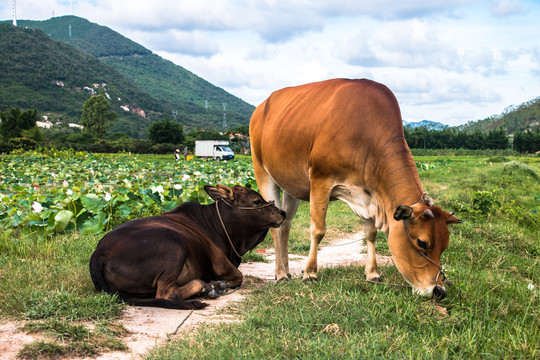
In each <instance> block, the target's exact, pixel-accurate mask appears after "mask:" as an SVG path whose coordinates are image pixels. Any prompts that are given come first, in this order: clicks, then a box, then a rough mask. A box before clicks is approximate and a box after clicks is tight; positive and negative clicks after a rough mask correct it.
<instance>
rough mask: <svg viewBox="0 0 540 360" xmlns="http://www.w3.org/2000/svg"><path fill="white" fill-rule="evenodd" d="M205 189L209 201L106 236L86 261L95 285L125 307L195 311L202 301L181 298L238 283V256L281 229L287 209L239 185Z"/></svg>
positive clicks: (129, 224)
mask: <svg viewBox="0 0 540 360" xmlns="http://www.w3.org/2000/svg"><path fill="white" fill-rule="evenodd" d="M204 189H205V190H206V192H207V193H208V195H210V197H211V198H212V199H214V200H215V201H216V202H215V203H214V204H211V205H200V204H198V203H194V202H188V203H183V204H181V205H179V206H178V207H176V208H175V209H174V210H171V211H169V212H166V213H164V214H162V215H159V216H151V217H146V218H142V219H137V220H132V221H129V222H127V223H125V224H122V225H120V226H119V227H117V228H116V229H114V230H113V231H111V232H110V233H108V234H107V235H105V237H103V239H101V241H100V242H99V244H98V245H97V248H96V251H95V252H94V254H93V255H92V257H91V259H90V275H91V276H92V281H93V282H94V285H95V287H96V289H97V290H103V291H105V292H107V293H110V294H118V296H119V298H120V299H122V300H123V301H124V302H126V303H128V304H130V305H138V306H156V307H166V308H174V309H198V308H202V307H205V306H206V304H204V303H201V302H199V301H184V299H187V298H189V297H191V296H195V295H202V296H208V297H210V298H215V297H217V296H218V293H219V292H221V291H223V290H225V289H227V288H229V287H232V288H234V287H238V286H240V284H241V283H242V273H241V272H240V271H239V270H238V266H239V265H240V262H241V261H242V258H241V255H243V254H245V253H246V252H248V251H249V250H251V249H253V248H254V247H255V246H257V244H259V243H260V242H261V241H263V240H264V237H265V236H266V234H267V233H268V229H269V228H270V227H278V226H280V225H281V223H282V222H283V220H284V219H285V212H283V211H281V210H279V209H278V208H277V207H276V206H275V205H274V203H272V202H266V201H265V200H264V199H263V198H262V196H261V195H259V194H258V193H257V192H256V191H253V190H251V189H248V188H245V187H242V186H238V185H237V186H234V187H233V188H232V189H231V188H229V187H228V186H225V185H221V184H218V185H217V186H215V187H214V186H205V187H204Z"/></svg>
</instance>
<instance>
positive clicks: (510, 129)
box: [459, 97, 540, 134]
mask: <svg viewBox="0 0 540 360" xmlns="http://www.w3.org/2000/svg"><path fill="white" fill-rule="evenodd" d="M539 123H540V97H538V98H536V99H534V100H531V101H527V102H525V103H523V104H521V105H519V106H509V107H507V108H506V109H505V111H504V112H503V113H502V114H500V115H495V116H491V117H488V118H486V119H483V120H478V121H470V122H468V123H467V124H465V125H461V126H460V127H459V129H460V130H465V131H467V132H474V131H476V130H480V131H481V132H483V133H487V132H489V131H490V130H494V129H497V128H499V127H502V128H503V129H505V130H506V132H507V133H508V134H513V133H515V132H522V131H525V130H529V129H530V130H535V129H537V128H538V127H539Z"/></svg>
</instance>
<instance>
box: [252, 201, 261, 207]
mask: <svg viewBox="0 0 540 360" xmlns="http://www.w3.org/2000/svg"><path fill="white" fill-rule="evenodd" d="M253 205H256V206H259V205H262V200H255V201H254V202H253Z"/></svg>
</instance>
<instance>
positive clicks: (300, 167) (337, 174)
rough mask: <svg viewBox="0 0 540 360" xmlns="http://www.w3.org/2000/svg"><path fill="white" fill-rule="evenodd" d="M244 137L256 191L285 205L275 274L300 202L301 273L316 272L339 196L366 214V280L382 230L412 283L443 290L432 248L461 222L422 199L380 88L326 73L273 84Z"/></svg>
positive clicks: (390, 104) (373, 276) (284, 265)
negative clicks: (304, 237) (306, 248)
mask: <svg viewBox="0 0 540 360" xmlns="http://www.w3.org/2000/svg"><path fill="white" fill-rule="evenodd" d="M250 139H251V150H252V156H253V167H254V169H255V177H256V179H257V183H258V185H259V189H260V191H261V194H262V195H263V196H264V197H265V198H266V199H269V200H274V201H276V203H277V204H278V206H280V207H282V208H283V209H284V210H285V211H286V212H287V219H286V220H285V222H284V224H283V226H281V228H280V229H279V230H277V229H272V230H270V231H271V234H272V238H273V241H274V247H275V251H276V278H277V279H278V280H281V279H286V278H287V277H290V274H289V266H288V250H287V247H288V238H289V231H290V228H291V221H292V218H293V217H294V214H295V213H296V210H297V209H298V205H299V202H300V200H304V201H309V202H310V214H311V250H310V252H309V258H308V261H307V265H306V269H305V272H304V279H310V278H316V276H317V249H318V246H319V243H320V241H321V239H322V238H323V236H324V234H325V231H326V223H325V217H326V211H327V209H328V202H329V201H332V200H342V201H344V202H346V203H347V204H348V205H349V206H350V208H351V209H352V210H353V211H354V212H355V213H356V214H357V215H358V216H360V217H362V218H364V219H366V223H365V227H364V231H365V235H366V239H367V260H366V269H365V273H366V277H367V279H368V280H376V281H380V275H379V273H378V270H377V262H376V258H375V235H376V233H377V229H380V230H382V231H384V232H385V233H386V234H388V243H389V247H390V251H391V253H392V256H393V259H394V262H395V264H396V266H397V268H398V270H399V271H400V272H401V274H402V275H403V276H404V278H405V279H406V280H407V281H408V282H409V283H410V284H411V285H412V286H413V288H414V289H415V290H416V291H417V292H419V293H422V294H431V293H433V294H434V295H437V296H439V297H444V296H445V294H446V292H445V288H444V285H443V284H442V281H441V278H440V271H442V269H441V268H440V255H441V253H442V252H443V251H444V250H445V249H446V248H447V246H448V238H449V235H448V228H447V225H446V224H448V223H456V222H459V220H458V219H457V218H456V217H454V216H453V215H452V213H451V212H448V211H443V210H442V209H441V208H440V207H436V206H432V204H431V202H430V201H429V200H428V199H427V198H425V197H424V195H423V194H424V193H423V191H422V187H421V185H420V179H419V177H418V171H417V170H416V166H415V163H414V161H413V158H412V155H411V152H410V150H409V147H408V146H407V143H406V142H405V138H404V135H403V124H402V119H401V113H400V110H399V106H398V103H397V100H396V98H395V97H394V95H393V94H392V92H391V91H390V90H389V89H388V88H387V87H386V86H384V85H382V84H379V83H376V82H373V81H370V80H366V79H362V80H347V79H334V80H328V81H323V82H318V83H312V84H307V85H302V86H297V87H290V88H285V89H282V90H279V91H276V92H274V93H273V94H272V95H270V97H269V98H268V99H267V100H266V101H265V102H263V103H262V104H261V105H259V106H258V107H257V108H256V109H255V112H254V113H253V115H252V117H251V123H250ZM280 188H281V189H282V190H283V199H282V203H281V205H279V204H280V202H279V197H280ZM408 234H410V235H408Z"/></svg>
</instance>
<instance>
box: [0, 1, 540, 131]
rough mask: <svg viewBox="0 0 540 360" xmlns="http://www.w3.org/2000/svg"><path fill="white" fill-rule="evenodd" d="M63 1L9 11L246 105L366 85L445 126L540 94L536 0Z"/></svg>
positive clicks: (414, 115)
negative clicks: (132, 53) (139, 54)
mask: <svg viewBox="0 0 540 360" xmlns="http://www.w3.org/2000/svg"><path fill="white" fill-rule="evenodd" d="M1 1H2V2H1V3H0V19H3V20H9V19H12V17H13V3H12V0H1ZM71 4H72V5H71V8H70V1H69V0H68V1H60V0H18V1H17V4H16V14H17V18H18V19H19V20H46V19H49V18H51V17H53V16H63V15H69V14H70V13H72V14H73V15H76V16H80V17H83V18H86V19H88V20H90V21H91V22H95V23H97V24H100V25H104V26H107V27H109V28H111V29H113V30H115V31H117V32H119V33H121V34H122V35H124V36H126V37H128V38H130V39H132V40H134V41H135V42H137V43H139V44H141V45H143V46H145V47H146V48H148V49H149V50H151V51H153V52H154V53H156V54H158V55H160V56H161V57H163V58H165V59H167V60H170V61H172V62H173V63H175V64H177V65H180V66H182V67H184V68H186V69H187V70H189V71H191V72H193V73H195V74H196V75H198V76H200V77H202V78H204V79H205V80H207V81H209V82H211V83H212V84H214V85H216V86H219V87H221V88H223V89H225V90H227V91H228V92H230V93H231V94H233V95H235V96H237V97H239V98H241V99H243V100H244V101H246V102H248V103H250V104H253V105H255V106H257V105H259V104H260V103H261V102H263V101H264V100H265V99H266V98H267V97H268V96H269V95H270V94H271V93H272V92H273V91H275V90H279V89H281V88H284V87H288V86H295V85H301V84H305V83H309V82H314V81H321V80H326V79H331V78H342V77H343V78H368V79H372V80H375V81H378V82H381V83H383V84H385V85H386V86H388V87H389V88H390V89H391V90H392V91H393V92H394V94H395V95H396V97H397V99H398V102H399V103H400V107H401V112H402V117H403V119H404V120H406V121H421V120H431V121H437V122H441V123H443V124H446V125H450V126H454V125H460V124H464V123H466V122H468V121H471V120H473V121H474V120H480V119H484V118H487V117H489V116H492V115H499V114H501V113H502V112H503V111H505V109H507V108H508V107H509V106H514V105H520V104H521V103H523V102H527V101H530V100H533V99H536V98H537V97H540V0H479V1H473V0H408V1H407V0H403V1H399V0H320V1H317V0H281V1H278V0H176V1H165V0H152V1H142V0H72V3H71Z"/></svg>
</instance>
